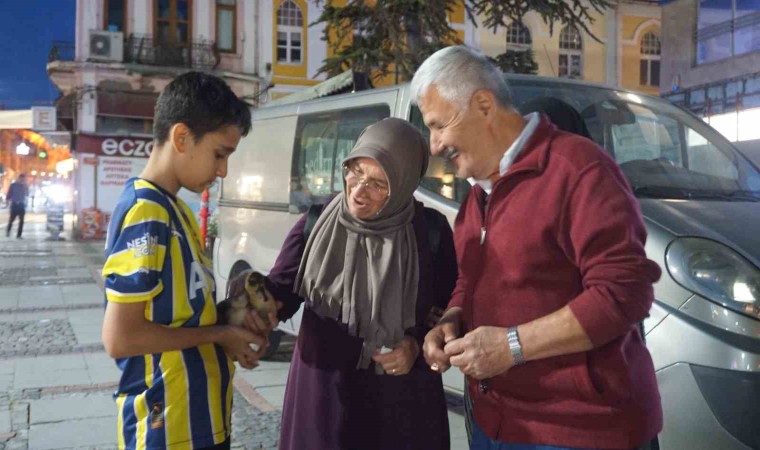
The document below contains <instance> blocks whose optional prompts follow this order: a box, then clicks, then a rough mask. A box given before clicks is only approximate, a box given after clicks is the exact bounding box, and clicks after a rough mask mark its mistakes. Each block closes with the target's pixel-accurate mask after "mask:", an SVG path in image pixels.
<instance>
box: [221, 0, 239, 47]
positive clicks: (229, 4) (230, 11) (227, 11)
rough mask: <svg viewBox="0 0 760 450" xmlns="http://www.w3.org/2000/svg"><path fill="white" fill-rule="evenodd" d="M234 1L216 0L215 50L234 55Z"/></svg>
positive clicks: (235, 18) (235, 14)
mask: <svg viewBox="0 0 760 450" xmlns="http://www.w3.org/2000/svg"><path fill="white" fill-rule="evenodd" d="M235 3H236V1H235V0H216V48H218V49H219V51H221V52H226V53H235V47H236V46H235V44H236V42H237V40H236V36H237V13H236V9H237V8H236V5H235Z"/></svg>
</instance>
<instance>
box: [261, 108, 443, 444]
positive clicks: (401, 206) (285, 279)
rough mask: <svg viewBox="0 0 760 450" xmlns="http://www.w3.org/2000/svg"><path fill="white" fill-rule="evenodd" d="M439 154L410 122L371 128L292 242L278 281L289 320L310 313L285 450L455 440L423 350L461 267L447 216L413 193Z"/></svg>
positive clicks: (286, 421)
mask: <svg viewBox="0 0 760 450" xmlns="http://www.w3.org/2000/svg"><path fill="white" fill-rule="evenodd" d="M428 154H429V152H428V146H427V144H426V141H425V139H424V138H423V136H422V135H421V134H420V133H419V132H418V131H417V130H416V129H415V128H414V127H413V126H412V125H411V124H409V123H408V122H406V121H403V120H400V119H385V120H382V121H380V122H378V123H376V124H374V125H371V126H369V127H367V128H366V129H365V130H364V132H363V133H362V134H361V136H360V137H359V139H358V141H357V142H356V145H355V146H354V149H353V150H352V152H351V153H350V154H349V155H348V156H347V157H346V159H345V160H344V161H343V174H344V181H345V183H344V185H345V189H344V191H343V192H341V193H340V194H338V195H337V196H336V197H334V198H333V199H332V201H331V202H329V204H327V205H326V206H324V208H323V210H322V211H321V214H320V215H319V218H318V220H317V221H316V223H315V224H314V226H313V229H312V230H311V231H307V232H306V233H305V231H304V229H305V227H307V221H308V218H309V214H306V215H305V216H304V217H303V218H302V219H301V220H300V221H299V222H298V223H297V224H296V225H295V227H293V229H292V230H291V231H290V234H289V235H288V237H287V239H286V241H285V243H284V245H283V247H282V251H281V253H280V255H279V257H278V259H277V262H276V264H275V267H274V268H273V269H272V271H271V272H270V274H269V277H268V287H269V288H270V290H271V291H272V294H273V296H274V297H275V298H277V299H278V300H279V301H282V302H283V303H284V304H285V307H284V308H283V310H282V311H281V313H280V319H286V318H287V317H288V316H289V315H292V314H293V312H295V310H297V309H298V307H299V305H300V303H301V302H305V309H304V312H303V319H302V321H301V329H300V333H299V336H298V341H297V344H296V349H295V351H294V353H293V359H292V363H291V366H290V374H289V376H288V384H287V388H286V390H285V403H284V408H283V413H282V426H281V432H280V433H281V434H280V448H281V449H294V450H295V449H297V450H302V449H310V450H317V449H331V450H332V449H362V450H368V449H394V450H397V449H419V448H425V449H443V448H449V427H448V418H447V412H446V402H445V399H444V395H443V386H442V381H441V376H440V375H439V374H437V373H435V372H433V371H431V370H430V369H429V368H428V366H427V365H426V364H425V361H424V359H423V358H422V355H421V352H420V348H421V344H422V339H423V338H424V336H425V333H426V330H427V329H428V326H427V325H426V324H427V323H429V322H430V321H431V319H433V318H434V316H435V313H436V311H438V310H439V309H442V308H445V307H446V304H447V303H448V300H449V298H450V295H451V291H452V289H453V287H454V282H455V279H456V273H457V269H456V260H455V255H454V246H453V241H452V234H451V229H450V228H449V225H448V223H447V222H446V220H445V218H444V217H443V216H442V215H440V214H439V213H437V212H435V211H433V210H430V209H428V208H424V207H423V205H422V204H421V203H419V202H417V201H415V200H414V198H413V197H412V194H413V193H414V191H415V189H416V188H417V185H418V184H419V182H420V179H421V177H422V176H423V174H424V173H425V170H426V169H427V164H428V157H429V156H428ZM305 234H308V239H307V237H306V236H305ZM433 234H435V236H436V238H435V239H431V236H432V235H433ZM431 247H436V248H431Z"/></svg>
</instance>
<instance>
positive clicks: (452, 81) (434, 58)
mask: <svg viewBox="0 0 760 450" xmlns="http://www.w3.org/2000/svg"><path fill="white" fill-rule="evenodd" d="M433 85H435V87H436V89H438V94H440V95H441V97H443V98H444V99H445V100H446V101H448V102H451V103H454V104H457V105H459V106H460V107H461V108H462V109H466V108H467V107H468V106H469V104H470V99H471V98H472V95H473V94H474V93H475V91H477V90H478V89H486V90H488V91H490V92H491V93H493V95H494V96H495V97H496V100H497V101H498V102H499V104H500V105H501V106H502V107H504V108H512V96H511V95H510V93H509V87H508V86H507V82H506V81H505V80H504V75H503V74H502V73H501V71H500V70H499V69H498V68H497V67H496V66H495V65H494V64H493V63H491V62H490V61H489V60H488V59H487V58H486V57H485V56H483V55H482V54H481V53H478V52H476V51H475V50H472V49H470V48H467V47H465V46H463V45H455V46H451V47H446V48H443V49H441V50H438V51H437V52H435V53H433V54H432V55H430V57H429V58H428V59H426V60H425V62H423V63H422V65H421V66H420V68H419V69H417V72H416V73H415V74H414V78H412V85H411V93H412V102H413V103H415V104H419V102H420V99H421V98H422V96H423V95H425V93H426V92H427V90H428V88H430V86H433Z"/></svg>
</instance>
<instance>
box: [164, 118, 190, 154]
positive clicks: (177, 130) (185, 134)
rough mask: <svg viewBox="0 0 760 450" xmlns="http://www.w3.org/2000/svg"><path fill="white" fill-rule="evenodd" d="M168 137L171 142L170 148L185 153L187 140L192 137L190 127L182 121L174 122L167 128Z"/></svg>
mask: <svg viewBox="0 0 760 450" xmlns="http://www.w3.org/2000/svg"><path fill="white" fill-rule="evenodd" d="M169 137H170V139H171V142H172V148H173V149H176V150H177V151H178V152H180V153H185V151H186V150H187V148H188V144H189V140H190V139H192V136H191V134H190V128H188V127H187V125H185V124H184V123H175V124H174V125H172V127H171V129H170V130H169Z"/></svg>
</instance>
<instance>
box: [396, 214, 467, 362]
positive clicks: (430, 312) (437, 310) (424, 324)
mask: <svg viewBox="0 0 760 450" xmlns="http://www.w3.org/2000/svg"><path fill="white" fill-rule="evenodd" d="M435 214H436V215H437V216H438V217H436V218H435V220H436V222H437V224H432V223H428V224H427V227H428V229H430V228H431V227H435V228H436V231H437V233H438V234H439V239H438V249H432V248H431V249H430V254H431V257H432V258H431V261H432V265H433V269H432V283H431V289H432V290H433V292H432V293H431V294H430V300H429V301H428V302H426V303H425V305H422V306H423V307H424V310H422V311H420V310H418V312H417V324H416V325H415V326H414V327H412V328H409V329H407V330H406V332H405V334H406V335H409V336H412V337H414V338H415V339H416V340H417V343H418V344H420V348H422V343H423V341H424V340H425V335H427V333H428V331H430V329H431V328H432V327H433V326H435V324H436V323H437V321H438V319H439V318H440V315H441V314H443V312H444V311H445V310H446V306H447V305H448V303H449V300H450V299H451V292H452V291H453V290H454V285H455V284H456V279H457V260H456V253H455V251H454V238H453V233H452V232H451V227H450V226H449V222H448V221H447V220H446V217H445V216H443V215H442V214H440V213H437V212H436V213H435ZM427 217H428V218H429V217H430V216H427ZM428 222H429V220H428Z"/></svg>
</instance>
